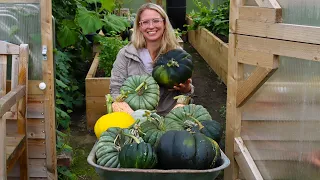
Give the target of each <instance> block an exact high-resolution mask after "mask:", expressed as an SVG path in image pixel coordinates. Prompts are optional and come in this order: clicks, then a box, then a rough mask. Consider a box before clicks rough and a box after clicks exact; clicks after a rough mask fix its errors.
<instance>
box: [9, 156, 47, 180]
mask: <svg viewBox="0 0 320 180" xmlns="http://www.w3.org/2000/svg"><path fill="white" fill-rule="evenodd" d="M45 166H46V159H33V158H30V160H29V164H28V169H29V177H30V178H29V179H39V180H42V179H48V178H47V170H46V168H45ZM19 173H20V167H19V166H18V164H17V165H16V166H15V167H14V168H13V169H12V170H11V172H10V174H9V175H10V178H9V179H14V178H19ZM19 179H20V178H19Z"/></svg>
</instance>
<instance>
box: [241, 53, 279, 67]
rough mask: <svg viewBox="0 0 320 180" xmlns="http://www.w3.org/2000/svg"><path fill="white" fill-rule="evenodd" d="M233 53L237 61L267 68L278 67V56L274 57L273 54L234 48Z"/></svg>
mask: <svg viewBox="0 0 320 180" xmlns="http://www.w3.org/2000/svg"><path fill="white" fill-rule="evenodd" d="M235 53H236V56H237V59H238V62H239V63H244V64H249V65H253V66H259V67H263V68H269V69H275V68H278V67H279V58H275V57H274V55H273V54H267V53H262V52H257V51H246V50H242V49H236V52H235Z"/></svg>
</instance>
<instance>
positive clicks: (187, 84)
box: [173, 78, 192, 93]
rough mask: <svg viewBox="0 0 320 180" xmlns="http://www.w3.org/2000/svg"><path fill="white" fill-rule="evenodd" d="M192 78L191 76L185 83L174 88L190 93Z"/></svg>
mask: <svg viewBox="0 0 320 180" xmlns="http://www.w3.org/2000/svg"><path fill="white" fill-rule="evenodd" d="M191 83H192V80H191V78H189V79H188V80H187V81H186V82H185V83H180V84H179V85H178V86H173V89H175V90H177V91H180V92H181V93H188V92H190V91H191V85H190V84H191Z"/></svg>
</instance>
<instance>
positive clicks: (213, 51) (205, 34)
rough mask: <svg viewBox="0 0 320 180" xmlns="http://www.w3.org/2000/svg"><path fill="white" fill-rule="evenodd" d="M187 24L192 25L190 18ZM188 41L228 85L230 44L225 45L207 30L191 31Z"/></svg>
mask: <svg viewBox="0 0 320 180" xmlns="http://www.w3.org/2000/svg"><path fill="white" fill-rule="evenodd" d="M187 23H188V24H189V25H190V24H192V19H191V18H190V17H187ZM188 41H189V43H190V44H191V45H192V46H193V47H194V48H195V49H196V50H197V51H198V53H199V54H200V55H201V56H202V58H203V59H204V60H205V61H206V62H207V63H208V65H209V66H210V67H211V68H212V69H213V70H214V71H215V73H216V74H217V75H218V76H219V77H220V78H221V80H222V81H223V82H224V84H227V72H228V48H229V47H228V44H227V43H224V42H223V41H222V40H221V39H219V38H218V37H217V36H215V35H214V34H212V33H211V32H210V31H209V30H207V29H206V28H199V29H198V30H195V31H189V32H188Z"/></svg>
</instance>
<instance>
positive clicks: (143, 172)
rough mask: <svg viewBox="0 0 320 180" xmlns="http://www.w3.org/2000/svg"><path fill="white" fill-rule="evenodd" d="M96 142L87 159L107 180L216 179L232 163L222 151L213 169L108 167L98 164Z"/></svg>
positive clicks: (101, 176) (102, 177)
mask: <svg viewBox="0 0 320 180" xmlns="http://www.w3.org/2000/svg"><path fill="white" fill-rule="evenodd" d="M95 149H96V144H95V145H94V146H93V148H92V150H91V152H90V154H89V156H88V158H87V161H88V163H89V164H90V165H92V166H93V167H94V168H95V170H96V172H97V173H98V174H99V176H100V178H101V179H105V180H142V179H148V180H214V179H215V178H216V177H217V176H218V175H219V173H220V172H221V171H222V170H223V169H225V168H226V167H228V166H229V165H230V160H229V159H228V157H227V156H226V155H225V154H224V153H223V151H222V150H220V151H221V159H220V161H219V162H217V163H218V166H216V167H215V168H213V169H206V170H191V169H174V170H161V169H136V168H107V167H103V166H99V165H97V164H96V157H95Z"/></svg>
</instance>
